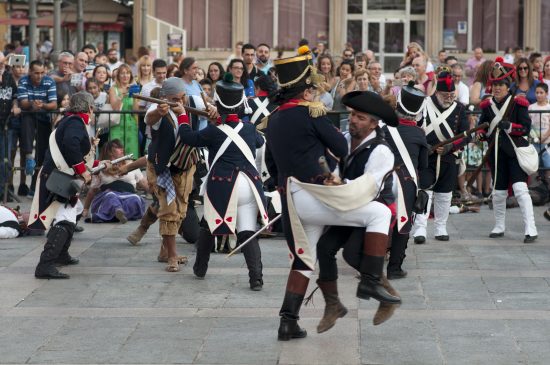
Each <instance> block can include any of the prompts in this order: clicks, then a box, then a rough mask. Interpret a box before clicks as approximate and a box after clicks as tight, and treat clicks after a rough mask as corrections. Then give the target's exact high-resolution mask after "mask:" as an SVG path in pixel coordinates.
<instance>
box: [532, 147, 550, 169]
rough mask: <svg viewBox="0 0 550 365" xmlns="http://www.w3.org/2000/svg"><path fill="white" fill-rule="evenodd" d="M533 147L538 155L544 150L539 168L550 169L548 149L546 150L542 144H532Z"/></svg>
mask: <svg viewBox="0 0 550 365" xmlns="http://www.w3.org/2000/svg"><path fill="white" fill-rule="evenodd" d="M533 146H535V148H536V149H537V151H538V152H539V153H540V151H542V150H545V151H544V152H543V153H542V154H541V155H540V160H541V164H540V167H546V168H550V153H549V152H548V149H547V148H546V144H542V143H533Z"/></svg>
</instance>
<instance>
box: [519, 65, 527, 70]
mask: <svg viewBox="0 0 550 365" xmlns="http://www.w3.org/2000/svg"><path fill="white" fill-rule="evenodd" d="M518 70H520V71H524V70H525V71H526V70H529V67H527V66H526V67H518Z"/></svg>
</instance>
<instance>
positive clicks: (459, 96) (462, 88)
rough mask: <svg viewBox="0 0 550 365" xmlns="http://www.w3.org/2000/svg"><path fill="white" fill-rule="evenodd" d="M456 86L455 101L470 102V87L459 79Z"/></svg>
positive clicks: (465, 103)
mask: <svg viewBox="0 0 550 365" xmlns="http://www.w3.org/2000/svg"><path fill="white" fill-rule="evenodd" d="M455 86H456V101H458V102H459V103H461V104H464V105H468V104H469V103H470V89H469V88H468V85H466V84H465V83H463V82H462V81H460V82H459V83H458V85H457V84H455Z"/></svg>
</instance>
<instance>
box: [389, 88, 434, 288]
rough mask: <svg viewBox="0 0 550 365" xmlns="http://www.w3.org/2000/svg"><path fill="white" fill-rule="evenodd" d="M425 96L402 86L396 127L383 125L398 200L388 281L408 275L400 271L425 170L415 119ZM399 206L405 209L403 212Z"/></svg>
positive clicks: (423, 146) (424, 145)
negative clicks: (420, 179)
mask: <svg viewBox="0 0 550 365" xmlns="http://www.w3.org/2000/svg"><path fill="white" fill-rule="evenodd" d="M425 97H426V95H425V94H424V93H423V92H422V91H420V90H418V89H416V88H414V83H413V82H411V84H410V85H407V86H404V87H403V88H402V89H401V91H400V93H399V94H398V96H397V110H396V114H397V116H398V117H399V125H398V126H397V127H396V128H392V127H388V126H384V127H383V128H382V130H383V131H384V133H385V136H386V141H387V142H388V144H389V145H390V147H391V149H392V151H393V152H394V154H395V167H396V171H395V172H394V175H393V177H394V179H393V184H394V189H393V191H394V193H396V197H397V215H396V222H395V225H394V227H393V231H392V236H391V245H390V259H389V262H388V266H387V270H386V272H387V277H388V279H390V280H391V279H399V278H403V277H405V276H406V275H407V272H406V271H405V270H403V269H402V268H401V265H402V264H403V260H404V259H405V256H406V255H405V250H406V249H407V241H408V240H409V232H410V230H411V227H412V223H413V206H414V204H415V201H416V196H417V189H418V171H419V170H423V169H425V168H427V167H428V152H429V151H428V144H427V142H426V135H425V134H424V131H423V130H422V129H421V128H419V127H418V126H417V121H416V119H417V116H418V115H419V113H421V112H422V108H423V106H424V101H425ZM402 207H404V209H403V211H402V209H401V208H402Z"/></svg>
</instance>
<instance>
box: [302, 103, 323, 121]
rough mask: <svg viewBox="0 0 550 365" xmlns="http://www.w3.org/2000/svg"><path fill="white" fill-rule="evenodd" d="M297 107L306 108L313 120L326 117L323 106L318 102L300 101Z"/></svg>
mask: <svg viewBox="0 0 550 365" xmlns="http://www.w3.org/2000/svg"><path fill="white" fill-rule="evenodd" d="M298 105H301V106H306V107H307V108H308V110H309V115H310V116H311V117H313V118H319V117H322V116H323V115H327V108H326V107H325V104H323V103H322V102H320V101H302V102H300V103H298Z"/></svg>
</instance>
